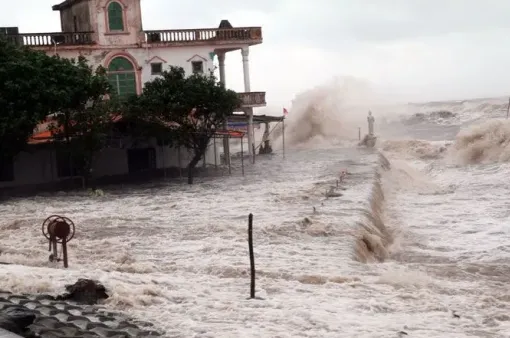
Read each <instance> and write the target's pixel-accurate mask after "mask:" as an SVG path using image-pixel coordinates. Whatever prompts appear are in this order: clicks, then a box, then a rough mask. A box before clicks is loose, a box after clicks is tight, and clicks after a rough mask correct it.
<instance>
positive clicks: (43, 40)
mask: <svg viewBox="0 0 510 338" xmlns="http://www.w3.org/2000/svg"><path fill="white" fill-rule="evenodd" d="M93 35H94V33H93V32H57V33H22V34H19V33H18V34H16V33H13V32H10V33H8V34H5V36H6V38H7V39H8V40H9V41H11V42H13V43H16V44H18V45H24V46H31V47H51V46H55V45H60V46H76V47H79V46H84V45H91V44H94V43H96V42H97V41H94V40H95V38H94V37H93ZM143 35H144V38H145V43H146V44H147V45H149V46H161V47H166V46H200V45H202V46H208V45H209V46H217V47H222V46H224V47H226V48H228V47H229V46H232V47H234V48H239V47H237V46H239V45H256V44H260V43H262V28H261V27H239V28H204V29H175V30H157V31H155V30H151V31H145V32H143ZM96 38H97V37H96ZM236 45H237V46H236Z"/></svg>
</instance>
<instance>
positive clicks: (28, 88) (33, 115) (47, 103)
mask: <svg viewBox="0 0 510 338" xmlns="http://www.w3.org/2000/svg"><path fill="white" fill-rule="evenodd" d="M55 62H56V61H55V59H54V58H52V57H49V56H47V55H46V54H44V53H42V52H38V51H33V50H30V49H28V48H26V47H22V46H17V45H14V44H12V43H10V42H8V41H6V40H4V39H2V38H1V37H0V153H1V154H2V155H4V156H6V157H12V156H15V155H17V154H18V153H19V152H20V151H22V150H24V149H25V146H26V144H27V140H28V139H29V137H30V136H32V134H33V132H34V128H35V127H36V126H37V124H38V123H39V122H41V121H42V120H44V119H45V117H46V115H48V114H49V113H51V112H53V111H55V109H56V107H57V106H58V103H57V102H55V101H54V98H55V94H56V93H57V92H58V90H59V89H58V87H59V84H58V83H57V82H56V81H53V75H54V74H53V73H52V69H53V65H54V64H55ZM1 160H2V159H0V161H1Z"/></svg>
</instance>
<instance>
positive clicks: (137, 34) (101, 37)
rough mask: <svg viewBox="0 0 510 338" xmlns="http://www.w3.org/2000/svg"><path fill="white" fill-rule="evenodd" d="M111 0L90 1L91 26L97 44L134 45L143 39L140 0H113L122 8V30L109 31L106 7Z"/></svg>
mask: <svg viewBox="0 0 510 338" xmlns="http://www.w3.org/2000/svg"><path fill="white" fill-rule="evenodd" d="M111 1H112V0H93V1H90V2H89V3H90V12H91V13H94V15H92V16H91V22H92V26H93V27H94V29H93V30H94V32H96V35H97V36H96V37H97V40H95V41H98V43H99V45H103V46H111V45H136V44H139V43H141V42H142V41H143V40H144V35H143V32H142V10H141V6H140V0H114V1H116V2H118V3H119V4H120V5H121V6H122V7H123V9H124V20H123V21H124V31H123V32H110V31H109V29H108V17H107V13H108V11H107V9H108V4H109V3H110V2H111Z"/></svg>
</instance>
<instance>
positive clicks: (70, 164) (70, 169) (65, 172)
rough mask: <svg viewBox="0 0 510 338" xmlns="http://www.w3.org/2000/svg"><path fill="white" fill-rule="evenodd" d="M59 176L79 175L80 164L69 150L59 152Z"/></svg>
mask: <svg viewBox="0 0 510 338" xmlns="http://www.w3.org/2000/svg"><path fill="white" fill-rule="evenodd" d="M56 160H57V176H58V177H73V176H78V168H79V165H78V163H77V162H76V161H73V158H72V156H71V154H70V153H69V152H66V151H60V152H57V158H56Z"/></svg>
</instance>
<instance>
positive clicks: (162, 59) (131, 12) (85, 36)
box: [0, 0, 266, 188]
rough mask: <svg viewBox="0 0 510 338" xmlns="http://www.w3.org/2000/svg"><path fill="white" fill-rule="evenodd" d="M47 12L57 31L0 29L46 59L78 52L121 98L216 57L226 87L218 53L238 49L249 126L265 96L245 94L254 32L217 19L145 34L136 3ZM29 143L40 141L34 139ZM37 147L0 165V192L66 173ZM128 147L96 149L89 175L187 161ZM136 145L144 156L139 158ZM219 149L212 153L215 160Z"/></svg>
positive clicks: (103, 0)
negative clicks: (213, 24) (56, 18)
mask: <svg viewBox="0 0 510 338" xmlns="http://www.w3.org/2000/svg"><path fill="white" fill-rule="evenodd" d="M53 10H55V11H60V18H61V26H62V32H58V33H30V34H22V33H19V32H18V28H4V29H2V31H3V32H5V34H6V35H7V37H8V39H10V40H11V41H14V42H16V43H18V44H23V45H27V46H30V47H32V48H34V49H38V50H42V51H45V52H46V53H47V54H49V55H53V54H58V55H60V56H62V57H68V58H72V57H74V58H76V57H77V56H79V55H83V56H85V57H86V58H87V59H88V60H89V62H90V64H91V65H94V66H99V65H102V66H103V67H105V68H106V69H107V70H108V76H109V79H110V82H111V84H112V86H113V88H114V90H115V91H117V93H118V94H119V95H121V96H122V95H129V94H133V93H137V94H140V93H141V91H142V88H143V86H144V83H145V82H147V81H150V80H151V79H153V78H154V77H156V76H158V75H159V74H160V73H161V72H162V71H163V70H164V69H166V68H167V67H169V66H171V65H174V66H180V67H183V68H184V70H185V71H186V73H187V74H191V73H203V72H207V71H209V70H213V69H214V61H215V58H217V59H218V65H219V74H220V81H222V82H223V83H225V64H224V61H225V55H226V53H228V52H235V51H238V52H239V51H240V52H241V53H242V56H243V67H244V68H243V69H244V82H245V92H244V93H239V95H240V96H241V97H242V100H243V105H242V107H240V110H241V111H244V112H245V113H246V115H247V120H249V121H251V120H252V116H253V107H261V106H265V104H266V103H265V92H251V87H250V72H249V61H248V55H249V51H250V46H253V45H257V44H260V43H262V29H261V27H238V28H232V27H231V25H230V24H229V23H228V21H222V22H221V24H220V28H205V29H204V28H201V29H177V30H152V31H144V30H143V28H142V15H141V6H140V0H66V1H64V2H62V3H61V4H58V5H55V6H53ZM0 33H1V32H0ZM248 129H249V132H248V136H249V140H248V141H249V144H252V146H251V147H247V148H248V149H249V150H250V151H251V150H252V149H253V144H254V142H253V128H248ZM250 131H251V132H250ZM33 143H40V142H39V141H37V140H35V141H33ZM218 143H220V142H218ZM38 147H40V148H41V149H40V150H38V151H36V152H30V153H26V152H23V153H21V154H19V155H18V156H17V157H16V158H15V159H14V160H13V163H12V164H3V165H2V166H0V169H1V167H3V170H0V188H5V187H11V186H20V185H38V184H46V183H51V182H56V181H57V182H58V181H59V180H61V179H64V178H66V177H69V176H72V174H73V173H72V172H71V171H72V170H69V168H68V169H62V168H59V166H61V165H65V164H62V163H65V162H68V161H59V160H58V158H57V157H58V156H56V155H55V154H54V153H55V150H54V147H51V146H47V147H44V146H42V145H38ZM132 147H133V146H132V145H129V144H126V143H125V144H123V145H122V147H113V146H112V147H111V148H108V149H105V150H104V151H103V152H101V154H99V157H98V159H97V162H96V164H95V168H94V169H95V173H96V175H97V176H115V175H125V174H128V173H129V172H133V171H137V170H138V171H139V170H144V168H138V167H139V165H131V164H132V163H135V162H136V161H135V160H134V158H135V157H136V158H138V159H140V158H147V162H148V163H147V169H155V168H165V167H176V166H178V165H179V162H180V164H181V166H185V165H186V164H187V162H186V161H187V158H186V157H187V156H186V155H187V154H180V156H178V155H177V150H176V149H169V148H168V147H166V149H163V147H160V146H158V145H156V144H146V145H144V146H140V145H137V146H136V148H137V150H135V149H129V148H132ZM224 147H225V148H227V151H228V144H226V145H225V143H224V146H222V147H221V148H224ZM142 148H143V149H145V152H146V153H145V155H143V154H142V153H141V151H142ZM220 150H221V149H220ZM220 150H218V151H217V152H216V156H217V157H218V158H219V153H220ZM221 151H222V150H221ZM212 152H213V150H212V149H211V150H210V151H209V154H208V155H207V160H208V162H210V163H211V162H214V156H213V154H212ZM179 153H180V152H179ZM211 156H213V157H212V159H211ZM178 157H179V158H180V161H178V160H177V158H178ZM133 166H135V167H136V168H134V167H133ZM2 173H3V174H2Z"/></svg>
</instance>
